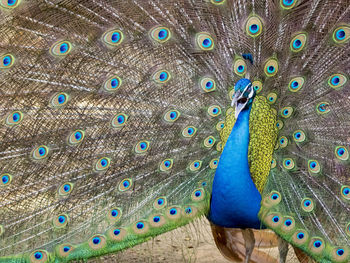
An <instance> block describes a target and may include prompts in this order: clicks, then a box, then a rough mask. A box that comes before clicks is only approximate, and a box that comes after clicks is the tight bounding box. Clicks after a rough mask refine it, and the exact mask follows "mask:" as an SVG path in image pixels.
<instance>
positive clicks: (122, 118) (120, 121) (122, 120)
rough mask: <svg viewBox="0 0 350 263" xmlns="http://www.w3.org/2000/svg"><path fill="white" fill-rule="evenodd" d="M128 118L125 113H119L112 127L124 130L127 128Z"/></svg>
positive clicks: (112, 121)
mask: <svg viewBox="0 0 350 263" xmlns="http://www.w3.org/2000/svg"><path fill="white" fill-rule="evenodd" d="M128 118H129V117H128V115H126V114H124V113H118V114H116V115H115V116H114V117H113V118H112V120H111V125H112V127H113V128H117V129H119V128H122V127H123V126H125V124H126V122H127V121H128Z"/></svg>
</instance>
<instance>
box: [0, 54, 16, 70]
mask: <svg viewBox="0 0 350 263" xmlns="http://www.w3.org/2000/svg"><path fill="white" fill-rule="evenodd" d="M14 63H15V57H14V56H13V55H12V54H4V55H0V69H8V68H11V67H12V66H13V64H14Z"/></svg>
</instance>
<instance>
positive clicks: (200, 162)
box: [189, 160, 202, 172]
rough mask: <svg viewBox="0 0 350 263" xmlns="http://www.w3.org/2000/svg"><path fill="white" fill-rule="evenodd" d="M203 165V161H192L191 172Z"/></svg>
mask: <svg viewBox="0 0 350 263" xmlns="http://www.w3.org/2000/svg"><path fill="white" fill-rule="evenodd" d="M201 166H202V161H200V160H195V161H193V162H192V163H190V165H189V169H190V171H191V172H196V171H198V170H199V169H201Z"/></svg>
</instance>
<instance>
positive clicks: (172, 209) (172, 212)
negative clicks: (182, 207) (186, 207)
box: [169, 208, 177, 215]
mask: <svg viewBox="0 0 350 263" xmlns="http://www.w3.org/2000/svg"><path fill="white" fill-rule="evenodd" d="M169 213H170V214H171V215H176V214H177V210H176V209H175V208H171V209H170V211H169Z"/></svg>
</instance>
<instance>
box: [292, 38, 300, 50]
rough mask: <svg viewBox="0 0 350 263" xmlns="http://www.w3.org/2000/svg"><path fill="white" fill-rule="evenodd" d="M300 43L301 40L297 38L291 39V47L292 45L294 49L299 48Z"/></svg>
mask: <svg viewBox="0 0 350 263" xmlns="http://www.w3.org/2000/svg"><path fill="white" fill-rule="evenodd" d="M301 45H302V42H301V41H300V40H299V39H296V40H294V41H293V47H294V48H295V49H298V48H300V47H301Z"/></svg>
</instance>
